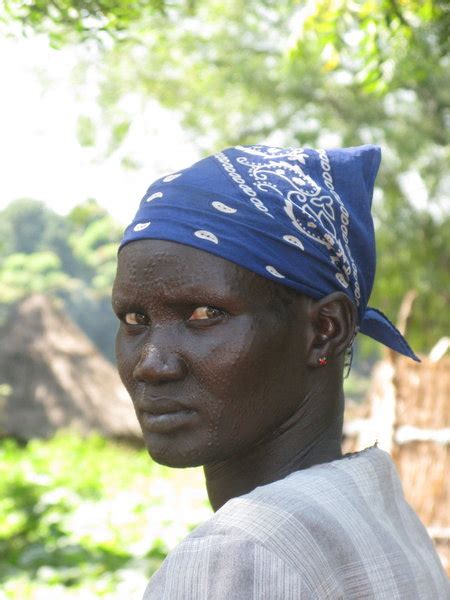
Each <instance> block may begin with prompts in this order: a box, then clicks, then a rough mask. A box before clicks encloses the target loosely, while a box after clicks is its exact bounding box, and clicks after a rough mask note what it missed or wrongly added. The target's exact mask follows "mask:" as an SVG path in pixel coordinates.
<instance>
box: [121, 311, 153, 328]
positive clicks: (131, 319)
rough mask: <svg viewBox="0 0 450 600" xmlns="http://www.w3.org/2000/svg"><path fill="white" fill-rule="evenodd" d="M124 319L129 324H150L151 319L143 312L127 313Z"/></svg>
mask: <svg viewBox="0 0 450 600" xmlns="http://www.w3.org/2000/svg"><path fill="white" fill-rule="evenodd" d="M123 320H124V321H125V323H126V324H127V325H148V323H149V319H148V317H146V316H145V315H143V314H142V313H135V312H134V313H126V315H125V316H124V317H123Z"/></svg>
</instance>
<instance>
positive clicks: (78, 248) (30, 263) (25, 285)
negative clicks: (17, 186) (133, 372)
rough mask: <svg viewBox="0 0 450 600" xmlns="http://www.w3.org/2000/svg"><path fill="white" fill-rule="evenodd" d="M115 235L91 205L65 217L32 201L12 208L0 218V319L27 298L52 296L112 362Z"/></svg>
mask: <svg viewBox="0 0 450 600" xmlns="http://www.w3.org/2000/svg"><path fill="white" fill-rule="evenodd" d="M121 231H122V228H121V227H120V226H119V225H117V223H115V222H114V221H113V219H112V218H111V217H110V216H109V215H108V214H107V212H106V211H105V210H104V209H103V208H102V207H100V206H99V205H98V204H97V203H96V202H95V201H94V200H89V201H87V202H85V203H83V204H80V205H78V206H77V207H75V208H74V209H73V210H72V211H71V213H70V214H69V215H68V216H67V217H62V216H60V215H57V214H56V213H55V212H53V211H52V210H50V209H47V208H45V206H44V205H43V203H41V202H37V201H35V200H17V201H15V202H12V203H11V204H10V205H9V206H7V207H6V208H5V209H4V210H3V211H2V212H1V213H0V233H1V234H2V236H1V239H3V240H4V244H3V246H2V247H1V249H0V316H2V317H3V318H4V317H5V315H6V314H7V307H8V306H9V305H10V304H12V303H14V302H17V301H19V300H21V299H22V298H24V297H25V296H28V295H30V294H33V293H47V294H51V295H56V296H58V297H59V298H61V299H63V300H64V301H65V305H66V308H67V310H68V312H69V313H70V315H71V316H72V318H73V319H74V320H75V321H76V322H77V323H78V325H79V326H80V327H81V328H82V329H84V331H85V332H86V333H87V334H88V335H89V336H90V338H91V339H92V340H93V341H94V343H95V344H96V345H97V346H98V347H99V348H100V349H101V350H102V351H103V353H104V354H105V355H106V356H107V357H108V358H110V359H111V360H112V359H113V347H114V335H115V330H116V319H115V317H114V315H113V313H112V310H111V306H110V300H109V298H110V293H111V286H112V283H113V280H114V274H115V264H116V253H117V245H118V242H119V240H120V237H121Z"/></svg>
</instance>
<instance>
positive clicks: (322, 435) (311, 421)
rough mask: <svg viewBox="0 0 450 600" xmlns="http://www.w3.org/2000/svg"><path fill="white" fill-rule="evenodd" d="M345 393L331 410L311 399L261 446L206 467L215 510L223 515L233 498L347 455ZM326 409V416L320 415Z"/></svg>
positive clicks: (207, 486)
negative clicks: (343, 448) (344, 450)
mask: <svg viewBox="0 0 450 600" xmlns="http://www.w3.org/2000/svg"><path fill="white" fill-rule="evenodd" d="M343 401H344V398H343V393H342V391H341V392H340V394H339V398H338V400H337V402H336V403H335V405H334V410H332V412H333V413H335V414H333V415H331V417H330V414H329V413H330V409H329V405H328V411H326V410H323V409H324V408H325V407H324V403H323V402H320V401H319V399H318V398H316V397H313V396H310V397H309V398H306V399H305V401H304V402H302V404H301V405H300V407H299V409H298V411H297V412H296V413H295V414H294V415H293V416H292V417H291V418H290V419H289V420H288V421H287V422H286V423H283V424H282V425H281V426H280V427H278V428H277V429H276V430H275V431H272V432H271V433H270V435H267V436H266V437H265V438H264V439H263V440H261V441H260V442H259V443H258V444H257V445H255V446H252V447H251V448H249V449H247V450H246V451H243V452H240V453H239V454H238V455H236V456H233V457H230V458H229V459H227V460H225V461H222V462H219V463H214V464H210V465H205V467H204V472H205V478H206V488H207V491H208V497H209V500H210V502H211V506H212V508H213V510H214V511H216V510H218V509H219V508H220V507H221V506H223V505H224V504H225V503H226V502H228V500H230V499H231V498H235V497H237V496H242V495H243V494H247V493H248V492H251V491H252V490H253V489H255V488H256V487H258V486H261V485H266V484H268V483H272V482H274V481H278V480H279V479H283V478H284V477H286V476H287V475H290V474H291V473H293V472H294V471H299V470H300V469H307V468H309V467H312V466H313V465H317V464H321V463H325V462H331V461H332V460H336V459H338V458H340V457H341V456H342V451H341V439H342V423H343V415H342V412H343V411H342V408H343ZM321 408H322V411H323V414H318V411H320V409H321Z"/></svg>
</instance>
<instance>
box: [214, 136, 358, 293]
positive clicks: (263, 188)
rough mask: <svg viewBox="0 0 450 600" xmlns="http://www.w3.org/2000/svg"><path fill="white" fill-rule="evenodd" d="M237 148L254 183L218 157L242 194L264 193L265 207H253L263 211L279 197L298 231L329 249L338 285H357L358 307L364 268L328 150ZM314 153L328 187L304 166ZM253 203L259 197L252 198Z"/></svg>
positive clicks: (253, 196) (239, 159)
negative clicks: (352, 245)
mask: <svg viewBox="0 0 450 600" xmlns="http://www.w3.org/2000/svg"><path fill="white" fill-rule="evenodd" d="M235 149H236V150H238V151H239V152H241V153H242V154H243V155H242V156H239V157H237V158H236V159H235V160H236V162H237V163H238V164H239V165H242V166H243V167H245V168H246V169H245V171H246V173H247V177H248V181H245V179H244V178H243V176H242V175H239V174H238V173H237V171H236V170H235V169H234V170H231V169H230V166H229V165H230V164H231V162H230V161H229V160H228V161H225V160H224V155H223V154H219V155H216V158H218V160H219V161H220V162H221V164H222V165H225V164H227V165H228V168H226V169H225V171H226V173H227V174H228V175H230V176H231V177H232V179H233V180H234V181H237V178H236V175H237V177H238V178H239V179H238V185H239V187H241V189H242V187H245V188H249V189H251V190H252V191H253V194H254V190H255V189H256V190H258V191H259V194H258V198H262V201H261V200H260V201H259V204H255V201H254V202H253V204H255V206H256V207H257V208H258V209H259V210H261V205H262V206H264V203H263V200H264V195H265V194H268V195H269V196H272V197H273V196H278V197H279V199H280V202H282V203H284V211H285V213H286V214H287V216H288V217H289V219H290V220H291V222H292V224H293V225H294V227H295V228H296V229H298V231H300V232H301V233H302V234H303V235H305V236H307V237H309V238H311V239H312V240H314V241H315V242H318V243H319V244H323V245H324V246H325V247H326V250H327V253H328V256H329V259H330V261H331V263H332V264H333V265H334V267H335V268H336V269H337V271H338V272H337V273H336V280H337V281H338V282H339V283H340V285H341V286H342V287H343V288H347V287H348V286H349V285H351V286H352V289H353V293H354V299H355V302H356V304H357V305H359V303H360V298H361V291H360V286H359V281H358V269H357V266H356V263H355V261H354V260H353V258H352V254H351V251H350V248H349V245H348V228H349V225H350V216H349V213H348V211H347V209H346V208H345V206H344V204H343V202H342V200H341V198H340V197H339V194H338V193H337V192H336V190H335V188H334V185H333V179H332V176H331V166H330V161H329V159H328V156H327V153H326V151H324V150H320V151H319V152H318V153H317V151H314V150H308V151H306V150H304V149H302V148H273V147H272V148H270V147H269V148H268V147H266V146H261V145H255V146H236V147H235ZM311 152H314V153H315V154H318V155H319V157H320V165H321V169H322V173H321V179H322V182H323V187H322V186H321V185H319V184H318V183H317V181H314V180H313V179H312V178H311V177H310V176H309V175H308V174H307V173H306V172H305V170H304V169H303V168H302V165H304V166H305V168H307V161H308V160H309V159H310V154H309V153H311ZM225 158H226V157H225ZM231 166H232V164H231ZM240 171H241V173H242V170H241V169H240ZM251 198H252V199H254V198H256V196H255V195H252V196H251Z"/></svg>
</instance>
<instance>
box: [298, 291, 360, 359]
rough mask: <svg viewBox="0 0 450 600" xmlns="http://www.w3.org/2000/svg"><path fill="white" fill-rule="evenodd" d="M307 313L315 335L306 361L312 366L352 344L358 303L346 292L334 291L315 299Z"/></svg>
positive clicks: (337, 354)
mask: <svg viewBox="0 0 450 600" xmlns="http://www.w3.org/2000/svg"><path fill="white" fill-rule="evenodd" d="M308 316H309V321H310V325H311V330H312V335H311V338H310V339H311V341H310V345H309V349H308V357H307V364H308V366H310V367H321V366H325V365H326V364H327V363H329V362H330V361H331V360H332V359H333V358H335V357H337V356H339V355H340V354H342V353H343V352H344V351H345V349H346V348H348V347H349V346H350V345H351V344H352V342H353V338H354V336H355V332H356V323H357V313H356V307H355V305H354V304H353V302H352V301H351V300H350V298H349V297H348V296H347V295H346V294H344V293H343V292H333V293H332V294H329V295H328V296H326V297H325V298H321V299H320V300H315V301H313V302H312V303H311V305H310V307H309V315H308Z"/></svg>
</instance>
